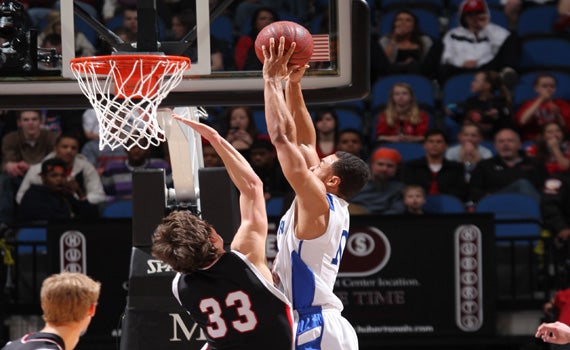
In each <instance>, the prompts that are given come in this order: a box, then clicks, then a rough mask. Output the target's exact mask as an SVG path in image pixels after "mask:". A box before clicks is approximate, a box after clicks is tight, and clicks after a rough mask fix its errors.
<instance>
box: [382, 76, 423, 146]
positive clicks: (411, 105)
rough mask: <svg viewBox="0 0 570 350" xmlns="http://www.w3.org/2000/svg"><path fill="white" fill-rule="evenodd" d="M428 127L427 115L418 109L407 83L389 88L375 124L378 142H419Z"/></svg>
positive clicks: (414, 96)
mask: <svg viewBox="0 0 570 350" xmlns="http://www.w3.org/2000/svg"><path fill="white" fill-rule="evenodd" d="M428 127H429V116H428V115H427V113H426V112H425V111H423V110H421V109H420V106H419V105H418V102H417V100H416V95H415V93H414V90H413V89H412V87H411V86H410V85H409V84H406V83H396V84H394V86H392V89H390V94H389V98H388V103H387V105H386V109H385V110H384V111H382V112H381V113H380V116H379V117H378V123H377V124H376V135H377V136H376V138H377V141H380V142H421V141H423V139H424V134H425V133H426V131H427V129H428Z"/></svg>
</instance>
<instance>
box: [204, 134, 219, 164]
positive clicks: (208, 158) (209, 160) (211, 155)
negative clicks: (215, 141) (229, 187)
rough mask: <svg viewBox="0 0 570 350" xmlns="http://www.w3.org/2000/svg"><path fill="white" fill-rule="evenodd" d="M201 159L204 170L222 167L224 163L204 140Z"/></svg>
mask: <svg viewBox="0 0 570 350" xmlns="http://www.w3.org/2000/svg"><path fill="white" fill-rule="evenodd" d="M202 157H203V159H204V168H212V167H220V166H224V162H223V161H222V158H220V155H219V154H218V152H216V150H215V149H214V147H212V145H211V144H210V143H209V142H208V141H205V140H203V141H202Z"/></svg>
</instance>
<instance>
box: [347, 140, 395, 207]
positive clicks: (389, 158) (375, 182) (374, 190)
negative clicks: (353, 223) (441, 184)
mask: <svg viewBox="0 0 570 350" xmlns="http://www.w3.org/2000/svg"><path fill="white" fill-rule="evenodd" d="M401 161H402V156H401V155H400V153H399V152H398V151H396V150H394V149H391V148H378V149H377V150H376V151H374V153H372V157H370V175H371V179H370V180H369V181H368V182H367V183H366V185H365V186H364V188H363V189H362V190H361V191H360V192H359V193H358V194H357V195H356V196H354V197H352V198H351V199H350V200H349V203H350V208H349V209H351V212H353V213H354V212H355V208H359V209H363V210H364V212H367V213H370V214H402V213H403V212H404V211H405V207H404V203H403V202H402V189H403V188H404V183H403V182H401V181H400V180H399V179H398V177H397V174H398V166H399V164H400V162H401ZM361 212H362V210H361Z"/></svg>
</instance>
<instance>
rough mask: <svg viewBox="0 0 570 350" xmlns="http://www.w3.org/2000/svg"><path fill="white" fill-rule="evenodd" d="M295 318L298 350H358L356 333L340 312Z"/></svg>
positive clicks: (311, 314)
mask: <svg viewBox="0 0 570 350" xmlns="http://www.w3.org/2000/svg"><path fill="white" fill-rule="evenodd" d="M313 311H315V310H313ZM295 317H298V322H296V326H297V327H296V344H295V349H296V350H321V349H322V350H358V338H357V336H356V332H355V331H354V328H353V327H352V325H351V324H350V323H349V322H348V321H347V320H346V319H345V318H344V317H342V315H341V314H340V312H339V311H338V310H335V309H328V310H322V311H321V310H316V312H308V313H299V314H297V313H296V314H295Z"/></svg>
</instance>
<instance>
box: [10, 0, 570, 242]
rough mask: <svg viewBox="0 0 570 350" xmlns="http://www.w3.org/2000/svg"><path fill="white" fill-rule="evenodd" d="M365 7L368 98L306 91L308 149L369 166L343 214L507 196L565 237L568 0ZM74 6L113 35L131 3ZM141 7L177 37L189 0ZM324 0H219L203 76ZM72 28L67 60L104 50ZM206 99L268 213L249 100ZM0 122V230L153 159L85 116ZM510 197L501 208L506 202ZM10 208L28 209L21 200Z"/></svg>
mask: <svg viewBox="0 0 570 350" xmlns="http://www.w3.org/2000/svg"><path fill="white" fill-rule="evenodd" d="M22 2H23V3H24V4H25V6H26V9H27V12H28V15H29V20H30V23H31V25H32V26H35V27H36V28H37V29H38V32H39V33H40V36H39V38H40V40H39V41H38V42H39V43H40V46H41V45H45V47H47V46H48V45H51V46H50V47H54V48H56V49H58V50H61V37H60V34H61V21H60V19H59V12H58V10H57V8H58V7H57V5H56V1H53V0H52V1H49V0H45V1H39V0H38V1H33V0H28V1H22ZM367 2H368V4H369V7H370V10H371V28H372V30H371V32H372V35H371V38H370V53H371V76H370V80H371V83H372V84H371V86H372V89H371V93H370V96H369V97H368V98H366V99H365V100H362V101H355V102H351V103H348V102H345V103H339V104H332V105H329V106H322V105H321V106H313V105H310V101H308V102H309V109H310V111H311V114H312V115H313V118H314V122H315V129H316V131H317V142H318V144H317V146H318V150H319V155H321V156H326V155H328V154H331V153H333V152H335V151H338V150H341V151H346V152H350V153H353V154H356V155H359V156H360V157H362V158H363V159H365V160H366V161H368V162H369V164H370V168H371V174H372V178H371V179H370V181H369V183H368V184H367V185H366V187H365V188H364V189H363V191H362V193H360V194H358V195H357V196H355V197H354V198H352V199H351V211H352V213H353V214H355V215H356V214H375V215H385V214H405V213H408V214H422V213H424V212H428V213H430V212H431V213H441V212H445V213H457V212H481V211H484V210H489V209H488V208H489V207H486V205H487V204H486V203H485V202H486V201H488V198H490V197H492V196H493V195H497V197H500V196H499V194H514V195H522V196H526V197H528V198H531V200H532V201H533V202H532V203H534V205H535V207H536V208H539V207H540V206H541V205H542V219H543V220H542V227H538V229H536V230H535V233H536V235H537V236H538V235H539V234H540V231H541V230H542V228H546V229H548V230H549V231H550V233H551V235H552V237H553V238H554V239H555V241H556V242H558V243H561V242H565V241H567V240H568V238H569V237H570V213H569V212H568V210H569V208H570V194H569V193H570V189H569V187H570V180H568V176H570V173H569V168H570V138H569V137H568V134H569V132H570V4H569V3H570V1H569V0H559V1H548V0H534V1H532V0H528V1H525V0H487V1H484V0H465V1H459V0H440V1H437V0H423V1H421V0H413V1H403V0H400V1H396V0H394V1H389V0H368V1H367ZM80 3H81V6H82V7H84V9H85V10H86V11H87V12H89V13H90V14H91V15H93V16H94V17H96V18H97V19H99V20H100V21H102V22H103V23H105V25H107V26H108V28H110V29H112V30H114V31H115V32H116V33H117V34H118V35H120V36H121V37H122V38H123V40H124V41H125V42H133V41H135V40H136V32H137V21H136V16H137V12H136V7H133V5H134V4H135V3H136V1H127V0H106V1H88V0H83V1H80ZM157 4H158V12H159V15H160V26H159V27H160V36H161V38H164V39H170V40H179V39H180V38H182V37H183V36H184V35H185V33H187V32H188V30H189V29H190V28H192V27H193V26H194V23H195V14H194V13H193V8H194V5H193V4H192V1H174V0H171V1H161V0H158V1H157ZM216 4H217V1H215V0H210V5H211V6H216ZM327 8H328V1H326V0H314V1H301V0H297V1H264V0H243V1H235V3H234V4H232V5H231V6H230V7H229V8H228V9H226V10H225V11H224V12H223V13H222V15H221V16H219V17H218V18H216V19H215V20H214V21H213V22H212V23H211V36H212V38H211V39H212V50H211V53H212V68H213V70H244V69H245V70H248V69H260V68H261V63H260V62H259V60H258V59H257V57H256V56H255V52H254V51H255V50H254V49H253V42H254V40H255V36H256V34H257V33H258V32H259V31H260V30H261V28H263V27H264V26H265V25H267V24H269V23H271V22H273V21H276V20H281V19H287V20H294V21H296V22H298V23H301V24H303V25H305V26H306V27H307V28H308V29H309V30H310V31H311V32H312V33H313V34H317V33H322V32H328V29H327V25H328V10H327ZM81 23H82V22H81V21H78V20H76V25H77V26H78V29H79V30H77V31H76V37H75V41H76V49H77V50H78V52H77V54H78V55H93V54H102V53H106V52H108V51H109V47H108V46H107V45H105V44H104V43H103V42H102V41H100V40H99V39H98V38H97V36H96V33H95V32H94V31H93V30H91V29H90V28H89V27H88V26H85V25H82V24H81ZM58 38H59V41H58ZM184 54H187V55H189V56H190V57H192V55H194V54H195V53H194V52H191V50H189V51H188V52H185V53H184ZM52 68H53V67H52ZM46 69H49V67H46ZM221 100H222V98H221ZM0 107H1V106H0ZM207 109H208V112H209V113H210V119H209V120H210V122H211V124H212V125H213V126H214V127H215V128H217V129H218V130H219V131H220V132H221V133H222V135H225V137H226V138H227V139H228V140H229V141H230V143H231V144H232V145H234V146H235V147H236V148H237V149H238V150H240V151H241V152H243V154H244V155H246V157H247V159H248V160H250V162H251V163H252V165H253V167H254V169H255V170H256V172H258V174H259V175H260V177H261V178H262V179H263V181H264V183H265V184H266V187H265V192H266V199H267V200H268V209H270V210H269V213H270V215H279V214H280V213H281V211H282V209H283V208H284V206H285V205H286V204H285V203H286V202H287V199H288V198H289V197H290V195H291V189H290V187H289V186H288V184H287V182H286V181H285V179H284V178H283V174H282V172H281V169H280V168H279V163H278V162H277V161H276V157H275V151H274V149H273V148H272V145H271V143H270V142H269V141H268V137H267V131H266V126H265V116H264V112H263V109H262V108H256V107H248V106H225V105H223V104H222V105H220V106H210V107H208V108H207ZM1 117H2V118H1V124H0V125H1V135H2V175H1V178H2V183H1V186H2V187H1V189H0V191H1V200H0V223H1V224H4V225H11V224H14V223H17V222H18V220H28V219H29V220H36V219H45V218H51V217H58V218H68V219H72V218H76V217H81V216H82V213H83V212H81V211H82V210H85V209H84V208H86V207H87V208H89V205H95V206H99V207H100V209H101V208H104V207H105V206H107V205H108V204H109V203H110V202H112V201H116V200H124V199H127V200H128V199H129V198H130V191H131V189H132V187H131V184H130V177H129V176H130V173H131V172H132V170H133V169H136V168H140V167H144V168H147V167H154V168H156V167H165V168H167V169H168V168H169V165H168V162H169V159H168V152H167V148H166V147H151V148H150V150H148V151H144V150H141V149H140V148H139V147H135V148H133V149H132V150H131V151H129V152H124V151H123V150H116V151H111V150H108V149H105V150H103V151H99V150H98V137H99V135H98V126H97V120H96V118H95V116H94V113H93V110H86V111H85V110H63V111H60V110H44V111H32V110H30V111H2V114H1ZM62 144H63V145H64V146H65V147H64V146H62ZM203 153H204V164H205V166H220V165H221V164H222V163H221V160H220V159H219V157H217V155H216V154H215V151H213V149H212V148H211V147H209V145H207V144H204V145H203ZM51 158H61V159H63V161H64V163H65V166H64V172H65V178H66V179H67V181H65V183H63V184H60V185H57V186H55V187H54V191H56V192H58V191H59V192H61V193H60V195H59V197H58V196H57V195H56V196H55V198H52V199H51V200H50V201H47V200H46V202H45V203H52V204H51V205H47V206H46V205H44V206H41V207H38V206H35V207H34V206H33V205H32V206H30V202H29V201H27V200H26V192H27V191H26V190H28V191H29V188H30V189H31V188H34V189H35V190H34V191H35V196H34V197H33V198H38V197H37V196H40V195H41V194H42V193H44V195H45V193H47V192H46V191H42V190H41V189H40V190H39V191H38V187H41V186H47V185H46V183H48V180H46V178H47V175H48V174H50V171H51V170H53V169H55V168H54V167H53V166H52V167H51V168H50V167H48V166H47V165H46V166H45V167H44V166H42V164H43V163H45V160H46V159H51ZM44 168H45V169H44ZM52 168H53V169H52ZM168 171H169V170H168ZM63 194H65V195H63ZM70 195H71V197H69V196H70ZM70 198H73V202H72V200H71V199H70ZM501 198H503V197H501ZM512 198H515V199H512ZM512 198H511V199H512V200H513V201H514V202H513V203H508V204H506V207H509V206H510V207H512V208H515V204H519V203H521V202H522V200H520V199H516V197H512ZM76 202H77V203H76ZM23 203H24V204H25V205H26V208H31V209H26V211H34V213H26V212H24V211H23V210H21V207H22V205H24V204H23ZM26 203H27V204H26ZM45 203H44V204H45ZM53 203H59V204H57V205H54V204H53ZM78 203H82V206H81V205H79V204H78ZM71 204H73V205H71ZM503 206H505V205H503ZM499 207H500V206H499ZM483 208H485V209H483ZM492 208H498V207H492ZM493 210H495V209H493ZM496 210H498V209H496ZM46 211H47V212H48V213H52V212H53V213H52V214H53V216H51V215H52V214H49V215H48V214H46ZM100 212H101V213H102V212H104V210H100ZM32 214H34V215H32ZM39 214H41V215H39ZM86 215H93V212H92V211H87V212H86ZM537 219H538V220H540V219H541V218H537Z"/></svg>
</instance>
